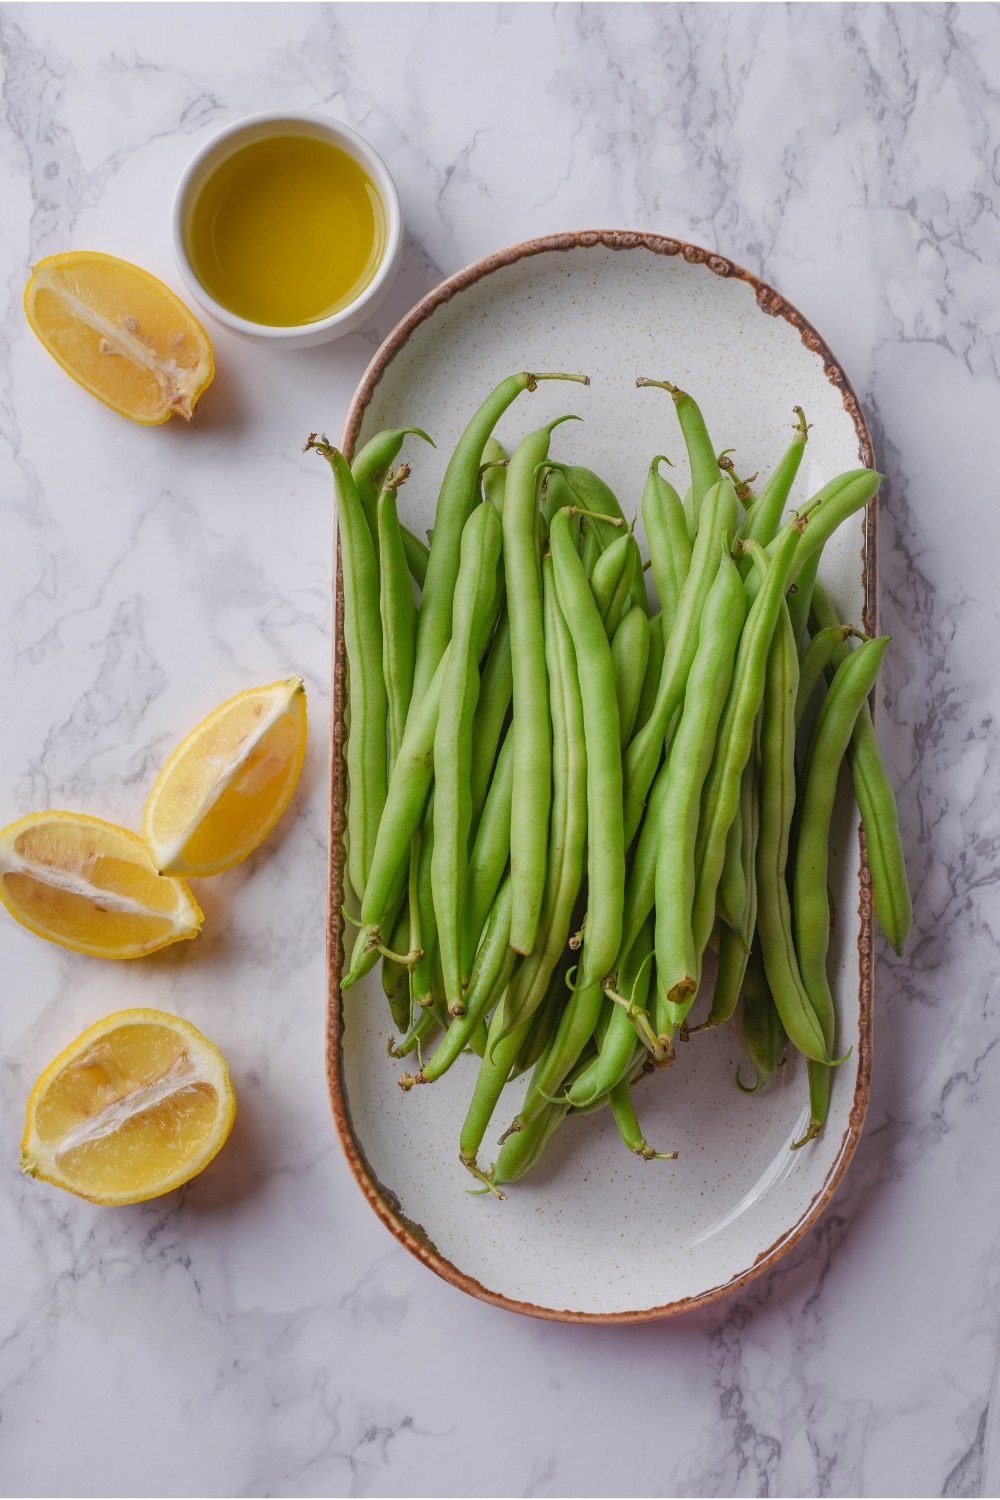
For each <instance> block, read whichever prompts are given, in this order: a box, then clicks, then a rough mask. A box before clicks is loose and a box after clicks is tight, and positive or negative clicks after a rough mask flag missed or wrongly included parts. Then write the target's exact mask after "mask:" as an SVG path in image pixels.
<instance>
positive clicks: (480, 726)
mask: <svg viewBox="0 0 1000 1500" xmlns="http://www.w3.org/2000/svg"><path fill="white" fill-rule="evenodd" d="M513 691H514V673H513V667H512V666H511V661H510V621H509V620H508V617H507V612H506V610H504V612H503V613H502V614H501V616H500V618H499V620H498V621H497V628H496V630H495V631H494V633H493V639H492V641H491V642H490V649H489V654H488V655H487V657H486V662H485V665H484V667H483V674H482V678H481V680H480V684H479V702H478V703H477V704H476V717H475V718H474V719H473V721H472V775H471V777H470V782H469V786H470V791H471V795H472V828H473V836H475V830H476V829H477V828H478V826H479V820H480V818H481V817H482V812H483V808H484V806H485V804H486V796H487V792H488V789H489V785H490V777H491V776H492V774H493V765H494V762H495V760H496V757H497V747H498V745H499V744H500V737H501V735H502V733H503V726H504V722H505V720H506V718H507V711H508V709H509V708H510V700H511V696H512V694H513Z"/></svg>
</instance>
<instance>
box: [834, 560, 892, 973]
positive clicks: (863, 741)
mask: <svg viewBox="0 0 1000 1500" xmlns="http://www.w3.org/2000/svg"><path fill="white" fill-rule="evenodd" d="M813 614H814V616H815V618H816V623H817V625H818V626H819V627H820V628H821V629H822V628H823V627H825V626H830V625H838V624H839V623H840V616H839V615H838V614H837V609H836V606H835V605H834V603H833V600H832V599H831V598H830V595H829V594H828V592H827V590H826V588H825V587H824V586H823V583H822V582H821V581H820V580H817V583H816V588H815V590H814V592H813ZM849 650H850V647H849V646H848V645H847V643H846V642H845V643H844V645H843V646H839V647H838V648H837V650H836V651H835V652H834V654H833V657H832V658H831V662H832V664H833V665H834V666H839V664H840V662H841V661H842V660H843V657H844V656H845V655H846V654H847V652H848V651H849ZM847 761H848V765H849V766H850V768H851V777H852V779H853V781H854V795H855V797H856V798H857V800H858V809H859V811H860V813H861V822H862V824H863V825H864V830H865V841H866V843H867V846H868V867H869V870H870V871H871V878H872V896H873V898H874V902H875V915H876V917H877V918H878V922H879V926H880V927H881V928H882V931H883V932H884V933H885V935H886V937H887V938H888V939H889V942H890V943H891V944H892V946H893V948H895V950H896V952H897V953H900V954H901V953H902V951H903V948H904V946H905V943H906V939H907V935H908V934H909V931H910V927H911V926H912V924H913V903H912V900H911V897H910V888H909V885H908V883H907V879H906V860H905V858H904V855H903V841H902V839H901V837H900V833H899V815H898V813H897V811H896V799H895V797H894V796H893V792H892V787H891V786H890V784H889V778H888V776H887V775H886V772H885V766H884V764H883V761H882V756H881V753H880V751H879V748H878V741H877V739H876V738H875V726H874V724H873V722H872V715H871V709H870V708H869V706H868V704H867V703H865V704H864V705H863V706H862V709H861V712H860V713H859V714H858V718H857V722H856V723H855V725H854V733H853V735H852V736H851V745H850V749H849V750H848V752H847Z"/></svg>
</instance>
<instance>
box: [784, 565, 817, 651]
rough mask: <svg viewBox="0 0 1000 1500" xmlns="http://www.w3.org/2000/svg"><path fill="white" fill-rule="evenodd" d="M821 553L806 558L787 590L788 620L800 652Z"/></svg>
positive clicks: (796, 646)
mask: <svg viewBox="0 0 1000 1500" xmlns="http://www.w3.org/2000/svg"><path fill="white" fill-rule="evenodd" d="M821 556H822V551H821V550H820V551H817V552H813V553H812V554H811V556H809V557H807V558H806V560H805V562H804V563H803V565H802V567H801V568H800V570H799V573H798V577H797V578H796V580H795V582H794V583H793V584H792V586H791V588H790V589H789V590H788V618H789V620H790V621H791V625H792V634H793V636H794V637H795V649H796V651H801V650H802V638H803V636H804V635H805V633H806V626H807V625H808V623H809V606H810V604H811V603H812V596H813V589H814V588H815V586H816V574H817V573H818V572H819V560H820V557H821Z"/></svg>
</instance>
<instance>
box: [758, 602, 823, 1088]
mask: <svg viewBox="0 0 1000 1500" xmlns="http://www.w3.org/2000/svg"><path fill="white" fill-rule="evenodd" d="M798 674H799V659H798V654H797V652H796V650H795V640H794V637H793V636H792V627H791V622H790V621H789V619H788V610H787V608H786V607H785V605H784V602H782V607H781V611H780V613H779V615H778V624H777V627H776V629H775V632H774V639H773V640H772V642H771V650H770V654H769V655H768V659H767V675H766V685H765V689H764V704H763V717H762V719H761V732H760V761H761V777H760V838H759V840H758V843H757V929H758V931H759V933H760V945H761V952H762V955H763V959H764V970H765V973H766V975H767V982H768V985H769V987H770V990H771V994H772V995H773V997H774V1003H775V1005H776V1006H777V1007H778V1014H779V1015H780V1017H781V1022H782V1025H783V1026H784V1028H785V1031H786V1032H787V1033H788V1037H789V1040H790V1041H791V1042H792V1043H793V1045H794V1046H796V1047H797V1048H798V1049H799V1051H800V1052H804V1053H805V1055H806V1057H810V1058H812V1060H813V1061H814V1062H821V1063H827V1064H829V1063H830V1062H831V1057H830V1053H829V1051H828V1049H827V1045H826V1039H825V1038H824V1035H823V1029H822V1027H821V1026H820V1023H819V1019H818V1018H817V1016H816V1012H815V1011H814V1010H813V1007H812V1003H811V1001H810V999H809V996H808V995H807V993H806V990H805V986H804V985H803V983H802V976H801V974H800V973H799V964H798V959H797V958H796V956H795V943H794V940H793V936H792V921H791V912H790V909H789V902H788V888H787V886H786V884H785V864H786V861H787V858H788V836H789V830H790V828H791V822H792V811H793V808H794V806H795V695H796V691H797V688H798Z"/></svg>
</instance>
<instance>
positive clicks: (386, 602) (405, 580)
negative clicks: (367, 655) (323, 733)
mask: <svg viewBox="0 0 1000 1500" xmlns="http://www.w3.org/2000/svg"><path fill="white" fill-rule="evenodd" d="M409 472H410V471H409V469H408V468H407V467H406V465H405V464H402V465H401V466H400V467H399V468H398V469H390V470H389V472H388V473H387V474H386V476H385V479H384V480H383V481H382V488H381V490H380V491H379V496H378V504H377V523H378V524H377V532H378V558H379V577H380V582H381V588H380V591H379V611H380V614H381V618H382V675H383V677H384V678H385V691H386V697H387V700H388V726H389V762H388V767H389V771H390V772H391V771H392V768H393V766H394V765H395V763H396V756H397V754H398V753H399V747H400V745H401V744H402V743H403V732H404V730H405V728H406V715H407V712H408V710H409V707H410V694H411V692H412V691H413V657H414V648H415V645H416V627H417V607H416V604H415V603H414V600H413V585H412V584H411V583H410V570H409V567H408V566H407V562H406V553H405V552H404V551H403V538H402V536H401V534H400V529H399V517H398V515H397V514H396V491H397V490H398V489H399V486H400V485H401V484H402V483H403V481H404V480H405V479H406V477H407V475H408V474H409Z"/></svg>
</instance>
